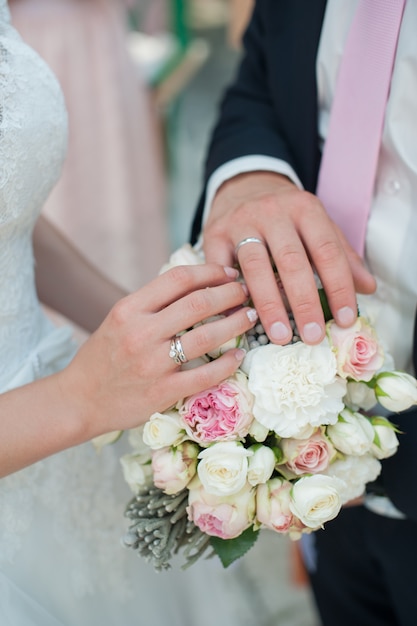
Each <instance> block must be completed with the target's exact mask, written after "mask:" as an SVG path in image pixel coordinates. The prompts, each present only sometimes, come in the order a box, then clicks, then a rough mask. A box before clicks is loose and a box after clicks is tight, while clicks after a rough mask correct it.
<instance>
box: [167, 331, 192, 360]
mask: <svg viewBox="0 0 417 626" xmlns="http://www.w3.org/2000/svg"><path fill="white" fill-rule="evenodd" d="M169 356H170V357H171V359H172V360H173V361H174V362H175V363H176V364H177V365H181V363H187V362H188V359H187V357H186V356H185V352H184V348H183V347H182V343H181V337H178V335H176V336H175V337H173V338H172V339H171V345H170V348H169Z"/></svg>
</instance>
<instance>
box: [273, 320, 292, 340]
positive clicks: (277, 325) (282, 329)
mask: <svg viewBox="0 0 417 626" xmlns="http://www.w3.org/2000/svg"><path fill="white" fill-rule="evenodd" d="M269 336H270V337H271V339H274V340H275V341H284V340H285V339H289V338H290V336H291V331H290V329H289V328H288V327H287V326H285V324H283V323H282V322H274V323H273V324H271V328H270V329H269Z"/></svg>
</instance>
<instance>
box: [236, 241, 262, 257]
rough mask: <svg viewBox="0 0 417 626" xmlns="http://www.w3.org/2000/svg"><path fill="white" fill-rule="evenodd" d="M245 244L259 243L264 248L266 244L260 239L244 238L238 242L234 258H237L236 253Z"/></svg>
mask: <svg viewBox="0 0 417 626" xmlns="http://www.w3.org/2000/svg"><path fill="white" fill-rule="evenodd" d="M247 243H260V244H261V245H263V246H265V247H266V242H265V241H264V240H263V239H261V238H260V237H246V238H245V239H242V241H239V243H238V244H237V246H236V248H235V256H236V257H237V253H238V252H239V250H240V248H241V247H242V246H244V245H246V244H247Z"/></svg>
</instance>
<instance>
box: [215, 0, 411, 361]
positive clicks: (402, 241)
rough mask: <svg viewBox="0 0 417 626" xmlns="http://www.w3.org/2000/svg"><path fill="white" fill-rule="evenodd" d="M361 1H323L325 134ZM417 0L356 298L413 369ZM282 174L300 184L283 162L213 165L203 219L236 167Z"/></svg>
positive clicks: (404, 39) (403, 41) (401, 56)
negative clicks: (371, 283)
mask: <svg viewBox="0 0 417 626" xmlns="http://www.w3.org/2000/svg"><path fill="white" fill-rule="evenodd" d="M357 3H358V0H328V3H327V8H326V13H325V18H324V24H323V29H322V35H321V40H320V45H319V50H318V56H317V65H316V70H317V82H318V98H319V119H318V127H319V133H320V136H321V138H322V139H323V140H324V138H325V137H326V133H327V127H328V120H329V113H330V108H331V103H332V100H333V94H334V88H335V83H336V77H337V72H338V68H339V63H340V59H341V57H342V53H343V47H344V42H345V41H346V37H347V33H348V29H349V26H350V24H351V22H352V19H353V15H354V12H355V9H356V7H357ZM416 23H417V0H408V2H407V4H406V8H405V11H404V17H403V23H402V26H401V32H400V37H399V41H398V49H397V56H396V61H395V66H394V73H393V78H392V83H391V90H390V96H389V100H388V104H387V109H386V115H385V123H384V131H383V137H382V148H381V153H380V158H379V163H378V170H377V177H376V184H375V192H374V199H373V203H372V207H371V213H370V218H369V222H368V228H367V236H366V253H365V256H366V262H367V264H368V266H369V268H370V270H371V272H372V273H373V275H374V276H375V278H376V280H377V284H378V287H377V292H376V294H375V295H373V296H367V297H359V305H360V308H362V310H363V309H365V311H366V314H367V315H369V317H370V318H371V320H372V322H373V323H374V324H375V327H376V329H377V331H378V335H379V337H380V339H381V340H382V341H383V343H384V344H385V345H386V348H387V350H388V351H389V353H390V354H391V355H392V356H393V358H394V363H395V367H396V368H397V369H402V370H408V371H410V372H412V366H411V350H412V342H411V337H412V332H413V323H414V315H415V310H416V302H417V37H416V33H415V24H416ZM255 170H264V171H265V170H266V171H274V172H279V173H283V174H286V175H287V176H289V177H290V178H291V179H292V180H293V181H294V183H295V184H296V185H298V186H299V187H300V188H301V187H302V185H301V183H300V181H299V179H298V177H297V175H296V173H295V172H294V171H293V170H292V168H291V167H290V166H289V165H288V163H286V162H284V161H281V160H279V159H275V158H271V157H266V156H263V155H252V156H246V157H242V158H238V159H234V160H233V161H230V162H228V163H226V164H224V165H223V166H221V167H220V168H218V169H217V170H216V171H215V172H214V173H213V175H212V176H211V178H210V180H209V182H208V186H207V194H206V195H207V199H206V206H205V210H204V217H203V220H204V219H205V218H206V217H207V215H208V212H209V210H210V207H211V204H212V202H213V198H214V196H215V194H216V191H217V190H218V188H219V187H220V185H221V184H222V183H223V182H225V181H226V180H228V179H229V178H232V177H233V176H235V175H237V174H238V173H242V172H248V171H255Z"/></svg>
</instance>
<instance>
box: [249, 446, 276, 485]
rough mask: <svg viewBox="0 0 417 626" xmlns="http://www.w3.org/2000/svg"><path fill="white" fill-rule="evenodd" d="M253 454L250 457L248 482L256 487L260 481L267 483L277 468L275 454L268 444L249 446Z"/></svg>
mask: <svg viewBox="0 0 417 626" xmlns="http://www.w3.org/2000/svg"><path fill="white" fill-rule="evenodd" d="M249 451H250V452H253V455H252V456H250V457H249V459H248V475H247V479H248V483H249V484H250V485H252V486H253V487H255V485H259V484H260V483H266V481H267V480H269V479H270V478H271V476H272V472H273V471H274V468H275V463H276V458H275V454H274V453H273V451H272V450H271V448H268V447H267V446H261V445H259V444H255V445H253V446H251V447H250V448H249Z"/></svg>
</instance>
